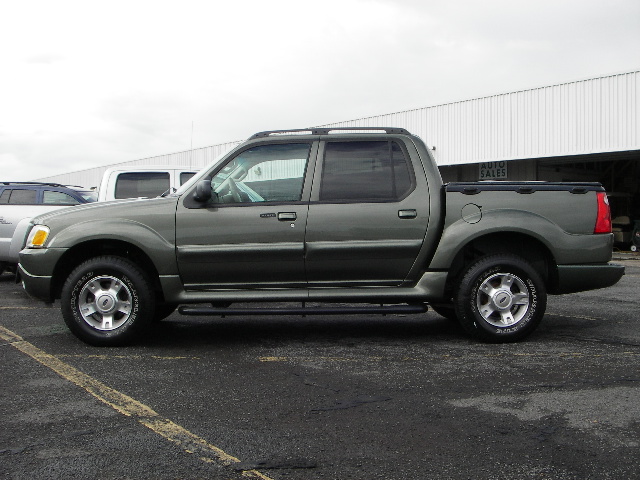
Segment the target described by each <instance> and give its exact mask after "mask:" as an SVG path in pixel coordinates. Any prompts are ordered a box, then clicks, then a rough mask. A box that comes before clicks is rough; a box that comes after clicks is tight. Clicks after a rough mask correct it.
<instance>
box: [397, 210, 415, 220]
mask: <svg viewBox="0 0 640 480" xmlns="http://www.w3.org/2000/svg"><path fill="white" fill-rule="evenodd" d="M417 216H418V212H416V211H415V210H414V209H410V210H398V217H400V218H416V217H417Z"/></svg>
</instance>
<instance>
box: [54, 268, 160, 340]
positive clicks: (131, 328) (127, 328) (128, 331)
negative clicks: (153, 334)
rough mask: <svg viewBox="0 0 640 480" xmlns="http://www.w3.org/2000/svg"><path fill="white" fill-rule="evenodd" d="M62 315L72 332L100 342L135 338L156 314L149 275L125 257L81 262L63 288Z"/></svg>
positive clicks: (83, 338)
mask: <svg viewBox="0 0 640 480" xmlns="http://www.w3.org/2000/svg"><path fill="white" fill-rule="evenodd" d="M61 303H62V316H63V318H64V321H65V323H66V324H67V326H68V327H69V329H70V330H71V332H72V333H73V334H74V335H75V336H77V337H78V338H80V339H81V340H83V341H84V342H86V343H89V344H91V345H97V346H114V345H122V344H126V343H129V342H131V341H132V340H134V339H135V338H136V337H137V336H138V335H139V334H140V333H141V332H142V331H143V330H144V328H146V327H147V326H148V325H149V323H150V322H151V320H152V319H153V318H154V315H155V305H154V293H153V290H152V289H151V287H150V282H149V281H148V280H147V278H146V275H145V274H144V273H143V272H142V270H140V269H139V268H138V267H137V266H136V265H135V264H134V263H132V262H130V261H129V260H127V259H125V258H121V257H115V256H103V257H96V258H92V259H90V260H87V261H86V262H84V263H82V264H81V265H79V266H78V267H77V268H76V269H75V270H74V271H73V272H72V273H71V275H69V278H67V281H66V282H65V284H64V287H63V288H62V296H61Z"/></svg>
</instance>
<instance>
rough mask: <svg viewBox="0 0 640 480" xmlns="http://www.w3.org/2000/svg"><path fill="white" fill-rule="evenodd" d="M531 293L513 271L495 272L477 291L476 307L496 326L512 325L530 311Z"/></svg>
mask: <svg viewBox="0 0 640 480" xmlns="http://www.w3.org/2000/svg"><path fill="white" fill-rule="evenodd" d="M530 300H531V293H530V291H529V289H528V288H527V286H526V285H525V283H524V282H523V281H522V280H521V279H520V278H519V277H517V276H516V275H513V274H512V273H495V274H492V275H490V276H489V277H487V278H486V279H484V280H483V281H482V283H481V284H480V287H479V288H478V291H477V292H476V307H477V309H478V313H479V314H480V315H481V316H482V318H483V319H484V320H485V321H486V322H487V323H489V324H491V325H493V326H494V327H501V328H504V327H511V326H513V325H515V324H517V323H518V322H519V321H520V320H522V319H523V318H524V317H525V315H526V314H527V312H528V311H529V306H530Z"/></svg>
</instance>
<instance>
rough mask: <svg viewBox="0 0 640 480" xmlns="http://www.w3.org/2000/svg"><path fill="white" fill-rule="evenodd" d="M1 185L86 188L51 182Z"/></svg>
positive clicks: (3, 183)
mask: <svg viewBox="0 0 640 480" xmlns="http://www.w3.org/2000/svg"><path fill="white" fill-rule="evenodd" d="M0 185H43V186H45V185H46V186H47V187H61V188H84V187H82V186H80V185H63V184H61V183H51V182H0Z"/></svg>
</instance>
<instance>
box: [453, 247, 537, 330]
mask: <svg viewBox="0 0 640 480" xmlns="http://www.w3.org/2000/svg"><path fill="white" fill-rule="evenodd" d="M497 273H510V274H513V275H515V276H517V277H518V278H519V279H520V280H522V282H523V283H524V284H525V287H526V288H527V290H528V293H529V308H528V309H527V313H526V314H525V316H524V317H523V318H522V319H521V320H520V321H518V322H517V323H516V324H514V325H511V326H508V327H497V326H495V325H492V324H491V323H489V322H487V321H486V320H485V319H484V318H483V316H482V315H481V314H480V312H479V311H478V305H477V301H476V299H477V296H478V291H479V289H480V287H481V285H482V284H483V283H484V282H485V280H486V279H488V278H489V277H491V276H492V275H495V274H497ZM458 292H459V293H458V296H457V298H456V302H455V307H456V313H457V314H458V318H459V320H460V323H461V325H462V326H463V327H464V328H465V330H466V331H467V332H469V333H471V334H472V335H474V336H476V337H478V338H480V339H481V340H484V341H488V342H494V343H503V342H513V341H516V340H520V339H522V338H524V337H525V336H527V335H529V334H530V333H531V332H532V331H533V330H535V329H536V328H537V326H538V325H539V324H540V322H541V320H542V317H543V316H544V311H545V309H546V295H547V294H546V289H545V286H544V282H543V281H542V279H541V277H540V275H538V273H537V272H536V271H535V269H534V268H533V267H532V266H531V265H529V264H528V263H527V262H526V261H525V260H523V259H521V258H519V257H517V256H511V255H496V256H491V257H486V258H484V259H481V260H479V261H478V262H476V263H475V264H473V265H472V266H471V267H470V268H469V269H468V270H467V273H466V274H465V275H464V277H463V279H462V281H461V282H460V287H459V290H458Z"/></svg>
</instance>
